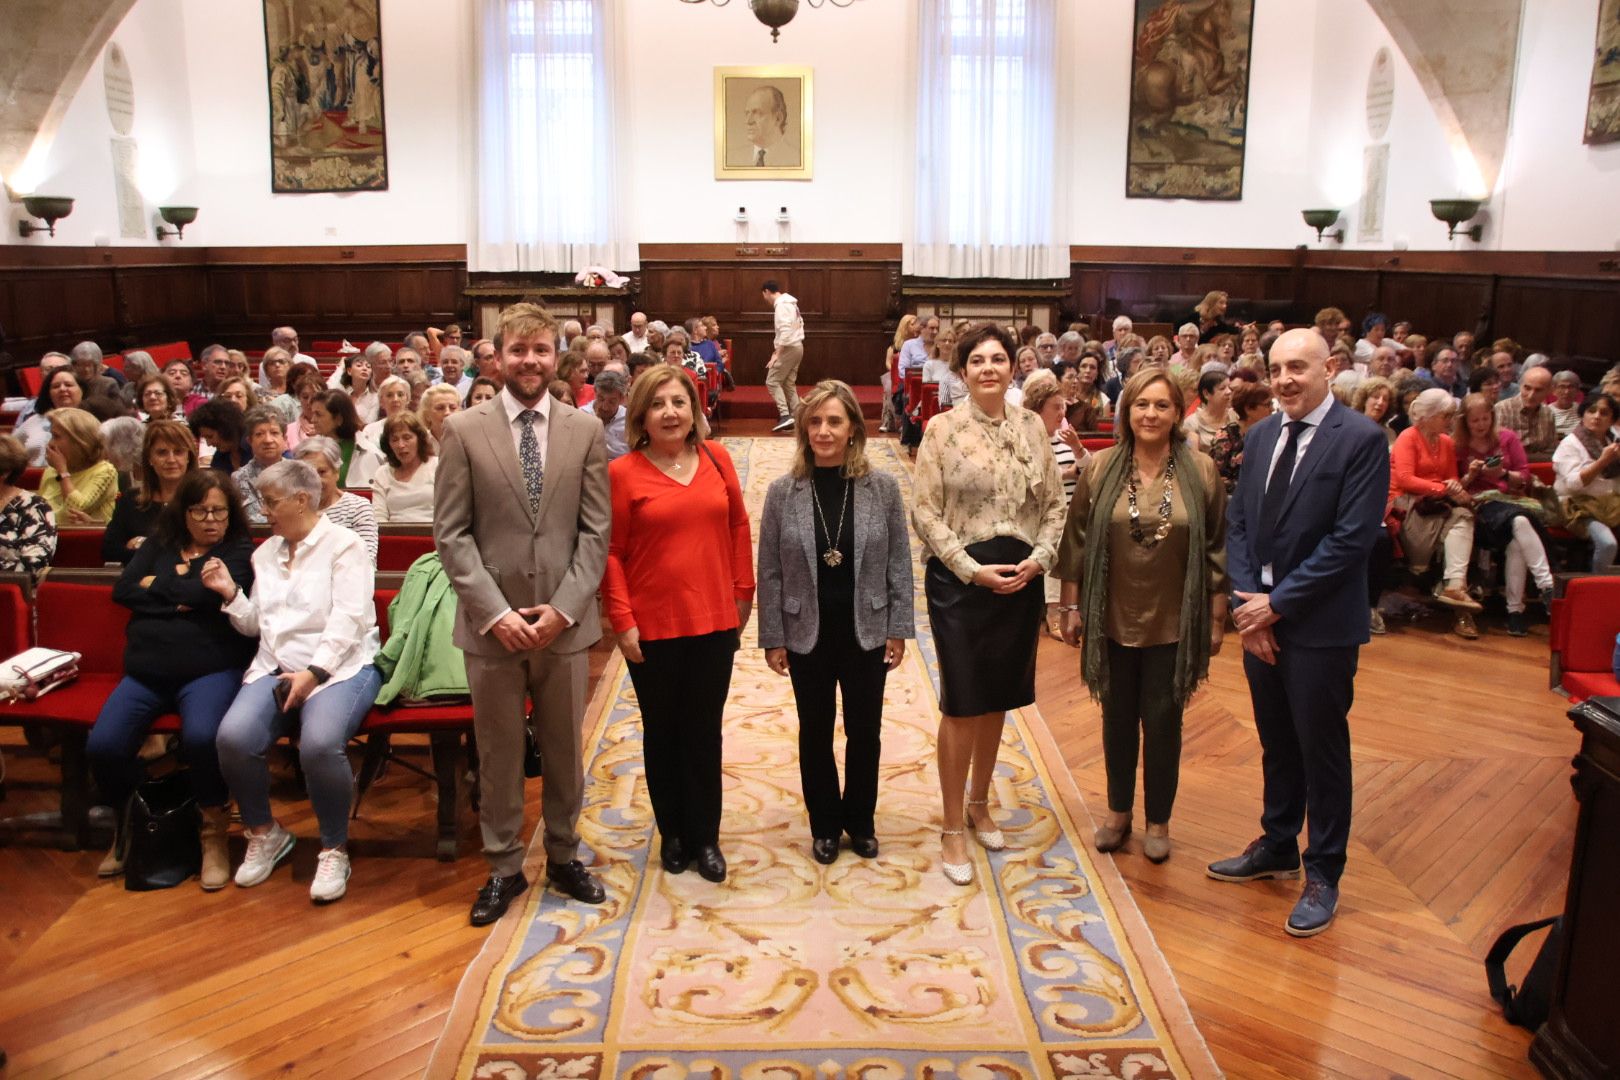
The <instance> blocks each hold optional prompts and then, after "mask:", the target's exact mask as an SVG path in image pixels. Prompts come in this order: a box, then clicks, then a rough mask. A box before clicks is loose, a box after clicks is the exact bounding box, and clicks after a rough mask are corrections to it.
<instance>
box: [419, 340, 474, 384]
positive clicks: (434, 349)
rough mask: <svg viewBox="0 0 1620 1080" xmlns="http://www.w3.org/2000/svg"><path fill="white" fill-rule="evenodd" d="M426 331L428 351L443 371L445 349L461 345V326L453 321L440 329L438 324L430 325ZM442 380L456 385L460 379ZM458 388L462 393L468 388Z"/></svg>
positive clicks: (447, 378) (446, 378)
mask: <svg viewBox="0 0 1620 1080" xmlns="http://www.w3.org/2000/svg"><path fill="white" fill-rule="evenodd" d="M424 333H425V334H426V336H427V339H428V351H429V352H430V353H432V354H433V357H434V358H435V359H437V360H438V361H439V369H440V371H441V372H442V371H443V370H444V350H446V349H456V348H460V347H461V327H460V326H458V325H457V324H455V323H451V324H450V325H449V326H447V327H445V328H444V329H443V330H440V329H439V328H438V327H436V326H430V327H428V328H427V330H426V331H425V332H424ZM440 381H441V382H448V383H450V385H452V386H455V384H456V382H457V381H459V380H453V379H450V378H449V377H445V378H443V379H441V380H440ZM457 389H459V390H460V391H461V392H462V393H466V390H467V388H466V387H464V386H463V387H457Z"/></svg>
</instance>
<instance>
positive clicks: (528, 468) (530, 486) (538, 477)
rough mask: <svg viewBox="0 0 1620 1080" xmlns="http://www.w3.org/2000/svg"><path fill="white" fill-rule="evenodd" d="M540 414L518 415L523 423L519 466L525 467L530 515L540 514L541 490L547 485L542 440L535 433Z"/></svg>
mask: <svg viewBox="0 0 1620 1080" xmlns="http://www.w3.org/2000/svg"><path fill="white" fill-rule="evenodd" d="M539 416H540V414H539V413H537V412H535V411H534V410H533V409H524V410H523V411H522V412H520V413H518V419H519V420H520V421H522V422H523V434H522V436H521V437H519V439H518V464H520V465H522V466H523V486H524V488H526V489H527V490H528V492H529V513H531V514H538V513H539V512H540V489H541V488H542V487H543V486H544V484H545V470H544V469H543V468H541V465H540V440H539V438H538V437H537V436H536V435H535V433H534V422H535V420H537V419H538V418H539Z"/></svg>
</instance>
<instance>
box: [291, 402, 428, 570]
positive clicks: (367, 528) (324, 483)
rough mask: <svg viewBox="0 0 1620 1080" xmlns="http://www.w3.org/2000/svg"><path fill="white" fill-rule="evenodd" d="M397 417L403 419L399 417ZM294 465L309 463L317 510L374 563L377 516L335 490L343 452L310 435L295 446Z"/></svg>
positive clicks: (359, 499)
mask: <svg viewBox="0 0 1620 1080" xmlns="http://www.w3.org/2000/svg"><path fill="white" fill-rule="evenodd" d="M400 415H402V416H403V415H405V414H404V413H401V414H400ZM293 459H294V460H295V461H303V462H306V463H308V465H309V466H310V468H312V469H314V470H315V475H316V476H317V477H319V478H320V481H321V499H320V502H319V503H318V504H317V506H316V509H317V510H320V511H321V512H322V513H324V514H325V515H326V516H327V517H329V518H331V519H332V521H333V523H334V524H337V525H341V526H342V527H343V528H345V529H348V530H350V531H352V532H354V533H356V534H357V535H358V536H359V537H360V539H361V540H362V541H363V542H364V543H365V548H366V551H367V552H368V553H370V555H371V561H372V563H373V564H374V565H375V563H376V562H377V514H376V512H375V511H374V510H373V509H372V508H371V500H370V499H368V498H366V497H365V496H363V495H356V494H355V493H354V492H352V491H341V490H339V488H338V466H339V462H341V460H342V451H341V449H340V448H339V446H338V444H337V440H335V439H332V438H329V437H327V436H325V435H312V436H310V437H309V438H307V439H305V440H304V441H303V442H301V443H299V444H298V449H297V450H294V451H293Z"/></svg>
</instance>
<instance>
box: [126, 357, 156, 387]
mask: <svg viewBox="0 0 1620 1080" xmlns="http://www.w3.org/2000/svg"><path fill="white" fill-rule="evenodd" d="M157 373H158V369H157V361H155V360H153V359H152V354H151V353H149V352H147V351H145V350H144V349H131V350H130V351H129V352H127V353H125V354H124V378H126V379H128V380H129V381H130V382H131V383H138V382H140V381H141V380H142V379H144V378H146V377H147V376H148V375H156V374H157Z"/></svg>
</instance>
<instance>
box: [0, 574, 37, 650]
mask: <svg viewBox="0 0 1620 1080" xmlns="http://www.w3.org/2000/svg"><path fill="white" fill-rule="evenodd" d="M33 641H34V632H33V622H32V620H31V619H30V618H29V615H28V598H27V597H26V596H24V595H23V591H22V586H21V585H18V584H15V583H13V582H5V583H3V584H0V658H4V657H7V656H16V655H17V654H18V653H20V652H22V651H23V650H24V649H26V648H28V646H29V645H31V644H33Z"/></svg>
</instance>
